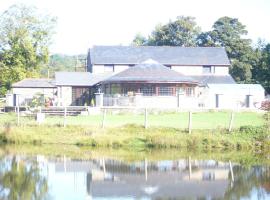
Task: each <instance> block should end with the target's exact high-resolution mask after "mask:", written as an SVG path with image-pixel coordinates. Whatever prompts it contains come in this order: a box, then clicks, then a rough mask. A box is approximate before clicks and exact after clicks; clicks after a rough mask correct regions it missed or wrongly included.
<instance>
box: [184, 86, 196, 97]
mask: <svg viewBox="0 0 270 200" xmlns="http://www.w3.org/2000/svg"><path fill="white" fill-rule="evenodd" d="M185 90H186V96H188V97H193V96H194V88H192V87H187V88H186V89H185Z"/></svg>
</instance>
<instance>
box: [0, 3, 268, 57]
mask: <svg viewBox="0 0 270 200" xmlns="http://www.w3.org/2000/svg"><path fill="white" fill-rule="evenodd" d="M16 3H23V4H26V5H33V6H35V7H37V8H38V10H39V11H41V12H43V13H47V14H49V15H52V16H55V17H57V19H58V22H57V27H56V30H55V32H56V34H55V35H54V36H53V43H52V45H51V46H50V51H51V53H62V54H69V55H74V54H86V53H87V50H88V48H90V47H92V46H93V45H129V44H131V42H132V40H133V39H134V37H135V35H136V34H137V33H141V34H142V35H144V36H148V35H149V34H151V32H152V31H153V30H154V28H155V26H156V25H157V24H159V23H161V24H165V23H167V22H169V20H170V19H171V20H175V19H176V17H177V16H180V15H184V16H193V17H195V18H196V22H197V24H198V25H199V26H200V27H201V28H202V31H209V30H211V27H212V25H213V23H214V22H215V21H216V20H217V19H218V18H220V17H223V16H229V17H234V18H238V19H239V21H240V22H241V23H242V24H244V25H246V29H247V30H248V36H247V37H248V38H251V39H252V40H253V42H254V43H256V41H257V40H258V38H261V39H264V40H265V41H266V42H270V26H269V20H270V0H0V13H2V12H3V11H4V10H6V9H8V8H9V6H11V5H13V4H16Z"/></svg>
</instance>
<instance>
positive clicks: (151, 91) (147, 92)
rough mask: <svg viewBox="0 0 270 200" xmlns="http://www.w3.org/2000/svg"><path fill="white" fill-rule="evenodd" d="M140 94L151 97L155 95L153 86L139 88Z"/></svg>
mask: <svg viewBox="0 0 270 200" xmlns="http://www.w3.org/2000/svg"><path fill="white" fill-rule="evenodd" d="M140 93H142V94H143V96H153V95H155V91H154V87H153V86H143V87H141V88H140Z"/></svg>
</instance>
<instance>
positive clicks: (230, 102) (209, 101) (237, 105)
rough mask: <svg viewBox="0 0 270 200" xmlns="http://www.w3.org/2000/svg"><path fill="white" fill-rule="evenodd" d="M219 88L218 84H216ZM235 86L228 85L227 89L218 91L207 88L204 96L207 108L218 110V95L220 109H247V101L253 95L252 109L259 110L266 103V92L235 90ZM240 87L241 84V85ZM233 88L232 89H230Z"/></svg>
mask: <svg viewBox="0 0 270 200" xmlns="http://www.w3.org/2000/svg"><path fill="white" fill-rule="evenodd" d="M216 85H217V86H218V84H216ZM234 85H236V84H228V86H227V88H225V89H224V88H222V86H221V88H220V89H218V87H215V88H211V87H210V88H207V87H206V88H205V90H204V92H203V93H204V94H207V95H205V99H204V103H205V108H210V109H215V108H216V94H220V95H219V108H220V109H246V108H247V105H246V99H247V95H252V101H253V103H252V105H251V107H250V108H251V109H256V108H257V109H258V108H259V107H260V105H261V102H262V101H264V98H265V97H264V90H251V91H248V90H247V89H239V88H238V89H235V87H234ZM239 85H240V84H239ZM230 86H231V89H230Z"/></svg>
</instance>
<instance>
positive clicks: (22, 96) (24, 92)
mask: <svg viewBox="0 0 270 200" xmlns="http://www.w3.org/2000/svg"><path fill="white" fill-rule="evenodd" d="M55 92H56V88H12V93H13V94H16V95H17V98H18V97H19V100H18V99H17V101H19V105H27V104H28V103H29V101H32V99H33V97H34V96H35V95H38V94H43V95H44V96H45V97H49V98H53V96H54V93H55ZM11 99H12V101H13V97H12V98H11ZM11 104H13V102H11V103H10V105H11Z"/></svg>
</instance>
